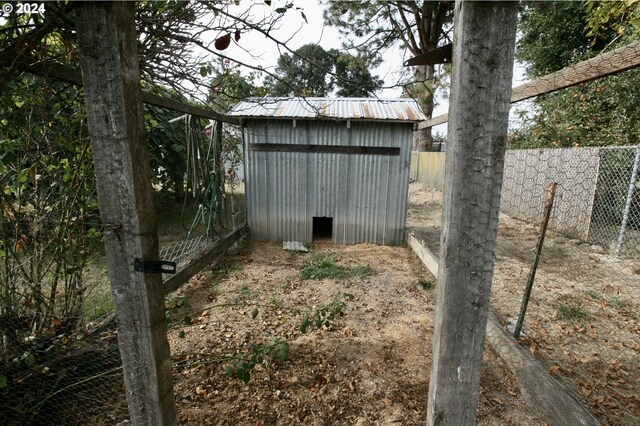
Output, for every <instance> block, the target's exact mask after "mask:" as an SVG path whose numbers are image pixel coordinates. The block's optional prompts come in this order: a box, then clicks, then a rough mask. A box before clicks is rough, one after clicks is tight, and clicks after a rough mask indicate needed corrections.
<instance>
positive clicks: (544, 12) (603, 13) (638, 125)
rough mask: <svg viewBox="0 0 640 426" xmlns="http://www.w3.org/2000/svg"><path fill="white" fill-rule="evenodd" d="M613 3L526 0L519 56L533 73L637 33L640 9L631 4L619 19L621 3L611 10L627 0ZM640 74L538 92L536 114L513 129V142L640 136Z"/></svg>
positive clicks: (602, 141) (616, 140)
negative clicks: (635, 8)
mask: <svg viewBox="0 0 640 426" xmlns="http://www.w3.org/2000/svg"><path fill="white" fill-rule="evenodd" d="M610 3H611V4H609V3H602V4H600V3H598V4H595V3H594V2H544V3H542V2H540V3H538V2H532V3H530V4H527V5H525V6H524V9H523V11H522V15H521V16H522V19H521V22H520V31H521V33H522V37H521V39H520V41H519V43H518V47H517V51H516V56H517V57H518V59H520V60H522V61H526V64H527V68H526V69H527V74H528V75H529V77H532V78H534V77H539V76H541V75H544V74H548V73H550V72H553V71H557V70H559V69H561V68H563V67H565V66H568V65H571V64H573V63H576V62H578V61H580V60H584V59H587V58H589V57H592V56H595V55H597V54H598V53H600V52H602V51H603V50H605V49H607V50H611V49H614V48H616V47H619V46H621V45H624V44H626V43H628V42H629V41H631V40H634V39H638V32H637V26H634V24H633V22H636V21H637V19H636V18H637V16H638V14H637V13H636V14H635V15H634V13H633V10H631V11H630V13H629V14H627V15H625V16H626V17H625V21H624V22H626V23H624V22H622V21H620V20H619V18H620V16H619V15H618V14H617V13H618V12H619V9H617V8H613V11H611V9H612V6H613V3H616V4H617V3H624V2H610ZM601 7H604V9H602V8H601ZM607 11H609V12H611V15H608V13H609V12H607ZM607 16H609V18H606V17H607ZM634 16H635V17H634ZM634 20H635V21H634ZM639 80H640V70H638V69H637V68H636V69H632V70H628V71H625V72H622V73H619V74H616V75H611V76H608V77H604V78H600V79H598V80H595V81H592V82H589V83H584V84H581V85H579V86H576V87H572V88H569V89H565V90H562V91H559V92H555V93H550V94H547V95H544V96H540V97H538V98H536V100H535V102H534V113H533V115H531V116H529V117H528V118H527V119H526V120H525V126H524V128H522V129H519V130H517V131H516V132H514V133H513V134H512V135H511V145H512V146H513V147H571V146H603V145H629V144H636V143H638V142H640V85H638V84H637V82H638V81H639Z"/></svg>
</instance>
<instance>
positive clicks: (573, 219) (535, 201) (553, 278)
mask: <svg viewBox="0 0 640 426" xmlns="http://www.w3.org/2000/svg"><path fill="white" fill-rule="evenodd" d="M638 152H639V148H638V147H635V146H633V147H600V148H567V149H543V150H540V149H532V150H513V151H508V152H507V156H506V159H505V174H504V176H505V180H504V184H503V192H502V201H501V221H500V228H499V233H498V241H497V253H496V269H495V275H494V286H493V294H492V304H493V306H494V307H495V308H496V310H497V311H498V312H499V313H500V314H501V316H502V317H503V318H505V319H507V320H508V321H509V322H510V323H511V324H514V323H515V321H516V317H517V316H518V312H519V310H520V303H521V295H522V294H523V291H524V283H525V282H526V281H527V278H529V276H530V273H531V268H532V264H533V259H534V254H535V251H536V245H537V244H538V241H539V238H540V223H541V222H542V219H543V209H544V206H545V198H546V197H547V187H548V186H549V184H550V183H551V182H556V183H557V188H556V195H555V200H554V202H553V207H552V210H551V217H550V220H549V231H548V232H547V235H546V238H545V240H544V245H543V246H542V251H541V257H540V263H539V264H538V266H537V271H536V275H535V282H534V285H533V289H532V293H531V300H530V301H529V307H528V309H527V312H526V317H525V320H524V324H525V327H524V334H523V335H521V336H520V341H521V343H522V344H523V345H524V346H525V347H527V348H528V349H529V350H530V351H531V353H532V354H534V355H535V356H536V357H537V358H539V359H541V360H543V361H544V362H545V365H547V366H548V368H549V373H550V374H551V375H552V376H555V377H557V378H560V379H561V380H562V381H564V382H565V383H567V384H569V385H570V388H571V390H572V391H573V392H574V393H575V395H577V396H579V398H580V399H582V401H583V402H584V404H585V405H586V407H587V408H588V409H589V411H590V412H591V413H593V414H595V415H596V416H597V417H599V418H600V419H602V420H604V421H605V422H608V423H611V424H634V423H636V422H637V421H638V418H639V417H640V411H639V407H638V398H637V395H638V383H640V382H639V379H640V371H639V369H638V366H640V355H639V351H638V350H639V349H640V348H639V347H638V332H639V331H640V329H639V324H638V312H639V311H638V309H639V306H640V299H639V297H638V295H639V294H640V268H639V267H640V258H639V254H640V240H639V239H638V226H639V223H638V219H640V204H638V201H639V199H638V193H637V191H636V189H637V185H638V160H639V156H638ZM558 404H559V406H560V405H561V403H560V402H559V403H558Z"/></svg>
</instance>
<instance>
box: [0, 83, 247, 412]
mask: <svg viewBox="0 0 640 426" xmlns="http://www.w3.org/2000/svg"><path fill="white" fill-rule="evenodd" d="M9 89H10V90H9V91H8V92H3V93H2V96H0V115H1V116H2V119H3V125H1V126H0V213H1V214H0V216H1V219H2V220H0V418H1V419H3V420H2V422H3V423H4V424H49V423H50V422H51V421H52V419H55V422H56V423H58V424H115V423H118V422H120V421H123V420H126V419H127V418H128V417H129V414H128V408H127V400H126V393H125V392H126V390H125V387H124V380H123V375H122V364H121V358H120V352H119V348H118V338H117V331H116V329H117V323H116V321H117V320H116V316H115V312H114V303H113V299H112V295H111V287H110V283H109V279H108V275H107V269H106V259H105V253H104V246H103V243H102V233H103V231H104V229H103V227H102V223H101V220H100V216H99V210H98V203H97V192H96V185H95V176H94V170H93V161H92V156H91V146H90V142H89V137H88V131H87V128H86V124H85V123H86V120H85V118H84V117H85V113H84V94H83V92H82V90H81V89H80V88H79V87H78V86H75V85H70V84H66V83H60V82H56V81H52V80H50V79H45V78H42V77H37V76H34V75H30V74H26V73H23V74H19V75H18V76H16V77H15V78H14V79H12V81H11V83H10V87H9ZM145 112H146V114H145V125H146V136H147V141H148V146H149V153H150V163H151V166H152V167H151V169H152V176H150V180H151V185H152V188H153V191H154V200H155V208H156V217H157V224H158V238H159V242H160V258H161V259H165V260H173V261H175V262H177V263H178V267H179V268H183V267H184V266H186V265H188V264H189V262H191V261H192V260H193V259H195V258H197V257H198V256H199V255H200V254H202V253H203V251H205V250H206V249H207V248H209V247H211V246H212V245H213V244H214V243H215V241H216V240H217V239H219V238H220V237H221V236H224V235H226V234H228V233H230V232H232V231H233V230H234V229H236V228H237V227H239V226H241V225H243V224H244V219H245V214H244V192H243V187H244V185H243V172H242V145H241V132H240V129H239V128H238V127H235V126H228V125H226V124H225V125H223V126H219V125H217V123H216V122H209V120H204V119H200V118H197V117H194V116H184V115H182V113H178V112H175V111H171V110H167V109H162V108H159V107H148V106H147V107H145ZM4 120H6V122H5V121H4ZM9 124H10V125H9ZM216 132H221V136H222V137H221V138H217V137H216V136H217V134H216ZM216 141H217V143H218V144H219V146H216ZM216 153H218V154H216ZM167 278H168V277H167Z"/></svg>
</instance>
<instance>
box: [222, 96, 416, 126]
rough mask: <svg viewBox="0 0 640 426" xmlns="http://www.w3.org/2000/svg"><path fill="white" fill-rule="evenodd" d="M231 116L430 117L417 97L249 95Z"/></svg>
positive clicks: (382, 118) (409, 118) (366, 118)
mask: <svg viewBox="0 0 640 426" xmlns="http://www.w3.org/2000/svg"><path fill="white" fill-rule="evenodd" d="M229 115H232V116H235V117H244V118H283V119H287V118H288V119H291V118H300V119H303V118H330V119H343V120H363V121H378V120H390V121H409V122H418V121H423V120H426V119H427V117H426V116H425V115H424V113H423V112H422V110H421V109H420V107H419V106H418V103H417V102H416V101H415V100H413V99H406V98H401V99H376V98H268V97H265V98H248V99H245V100H244V101H241V102H239V103H238V104H237V105H236V106H235V107H233V109H232V110H231V112H229Z"/></svg>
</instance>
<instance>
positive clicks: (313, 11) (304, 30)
mask: <svg viewBox="0 0 640 426" xmlns="http://www.w3.org/2000/svg"><path fill="white" fill-rule="evenodd" d="M285 4H286V1H283V0H273V2H272V4H271V6H267V5H266V4H264V1H262V0H242V1H241V2H240V5H239V6H235V7H232V8H231V10H230V11H231V12H232V13H234V12H235V13H238V12H240V11H244V10H246V9H247V8H248V7H249V5H253V6H252V7H251V11H252V14H254V15H256V17H258V18H262V17H264V16H267V15H268V14H270V13H273V11H274V10H275V9H276V8H278V7H283V6H284V5H285ZM296 7H299V8H301V9H302V10H296ZM301 11H302V12H304V14H305V16H306V18H307V21H308V23H306V22H305V21H304V19H303V18H302V15H301V13H300V12H301ZM322 11H323V6H322V5H321V4H320V3H319V2H318V1H314V0H308V1H305V0H295V1H294V8H292V9H290V10H289V11H287V12H286V13H285V15H284V18H283V20H282V23H281V25H280V28H279V29H278V31H276V32H274V33H273V34H272V35H273V36H274V37H275V38H276V39H278V40H280V41H285V40H288V41H287V46H288V47H289V48H291V49H292V50H295V49H297V48H299V47H301V46H303V45H305V44H308V43H317V44H319V45H321V46H322V47H324V48H325V49H330V48H338V49H339V48H341V47H342V42H341V41H342V40H341V37H340V34H339V33H338V30H337V29H336V28H334V27H330V26H326V25H324V21H323V18H322ZM243 49H246V50H247V51H248V52H250V53H251V54H249V53H247V52H245V51H244V50H243ZM281 53H284V51H282V50H278V46H277V45H276V44H275V43H273V42H272V41H270V40H268V39H267V38H266V37H265V36H264V35H262V34H260V33H259V32H257V31H253V32H249V33H245V34H243V35H242V38H241V39H240V41H239V42H238V44H237V45H236V44H234V43H232V44H231V46H230V47H229V48H228V49H227V50H226V51H225V54H226V55H228V56H230V57H232V58H234V59H237V60H239V61H242V62H247V63H251V64H252V65H261V66H262V67H263V68H267V69H271V70H273V68H274V67H275V65H276V62H277V60H278V57H279V56H280V54H281ZM252 55H253V57H252ZM404 55H406V52H405V50H404V49H402V48H401V46H400V45H399V43H398V45H396V46H391V47H390V48H389V49H388V50H387V51H386V52H384V55H383V58H384V62H383V64H382V65H381V66H380V67H378V68H375V69H373V70H372V72H373V73H374V74H376V75H378V76H379V77H381V78H383V79H384V81H385V86H388V87H391V86H395V85H396V84H397V82H398V80H399V79H400V77H401V74H402V73H405V75H406V73H411V69H410V68H407V67H403V66H402V64H403V62H404V60H405V59H407V58H405V57H404ZM255 57H259V59H256V58H255ZM523 81H525V78H524V68H523V67H522V66H521V65H516V66H515V68H514V83H513V84H514V85H518V84H520V83H522V82H523ZM401 94H402V88H401V87H392V88H387V89H383V90H381V91H380V92H379V93H378V96H379V97H380V98H398V97H400V96H401ZM437 102H438V105H437V106H436V109H435V111H434V116H436V115H439V114H443V113H446V112H447V110H448V102H447V100H446V99H437ZM435 130H436V131H437V132H446V125H441V126H437V127H436V128H435Z"/></svg>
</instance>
